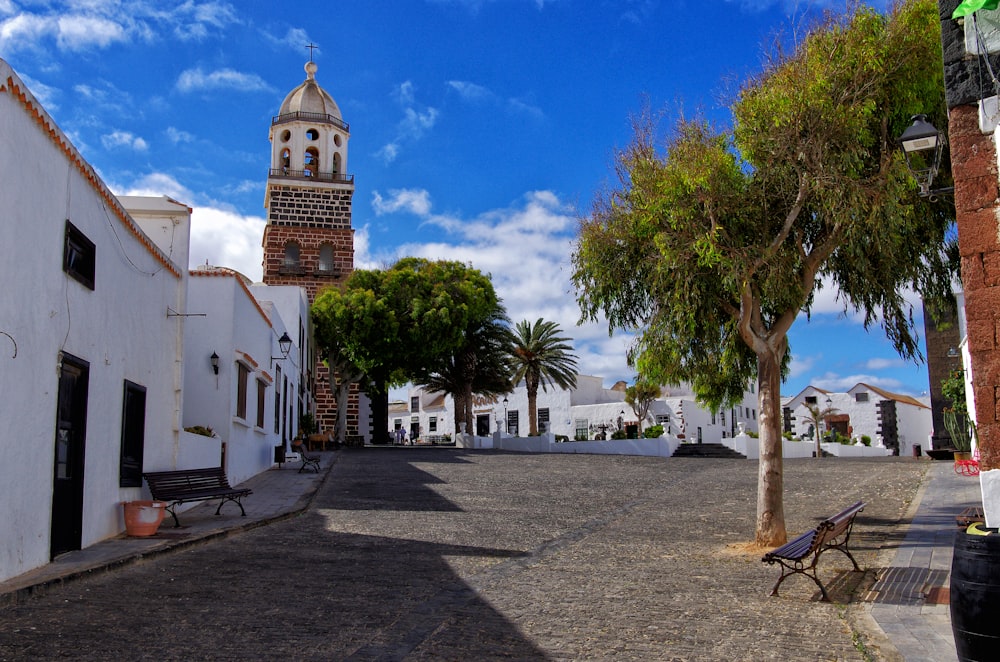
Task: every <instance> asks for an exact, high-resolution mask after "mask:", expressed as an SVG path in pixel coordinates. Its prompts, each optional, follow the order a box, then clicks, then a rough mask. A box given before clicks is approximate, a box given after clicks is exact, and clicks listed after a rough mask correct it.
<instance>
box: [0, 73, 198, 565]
mask: <svg viewBox="0 0 1000 662" xmlns="http://www.w3.org/2000/svg"><path fill="white" fill-rule="evenodd" d="M0 145H2V146H3V149H2V150H0V199H2V200H3V205H4V212H3V215H2V218H0V280H2V281H3V283H4V287H3V291H2V294H0V392H2V393H3V395H4V404H3V408H4V412H5V415H4V417H3V431H2V432H0V435H2V437H0V439H2V442H3V443H2V448H3V450H4V455H5V457H7V458H8V460H9V461H7V462H4V463H3V464H2V465H0V485H2V486H3V504H4V507H3V508H0V532H2V535H0V580H2V579H6V578H9V577H12V576H14V575H17V574H20V573H22V572H25V571H27V570H30V569H32V568H35V567H38V566H40V565H44V564H45V563H48V562H49V561H50V559H52V558H54V557H55V556H57V555H58V554H61V553H63V552H66V551H70V550H74V549H80V548H81V547H86V546H88V545H90V544H93V543H94V542H97V541H99V540H102V539H104V538H107V537H109V536H113V535H116V534H117V533H118V532H120V531H121V530H122V529H123V522H122V515H121V507H120V506H119V503H120V502H122V501H125V500H129V499H138V498H140V497H141V496H142V487H141V484H142V479H141V472H142V470H143V467H148V466H167V465H170V463H171V461H172V457H174V456H176V455H177V454H178V448H179V446H180V444H181V437H180V434H179V431H180V425H179V424H180V411H181V386H182V383H183V361H182V357H183V335H182V333H181V330H182V328H183V318H180V317H171V316H170V312H171V311H183V310H184V309H185V304H186V302H185V294H186V288H185V276H184V274H185V271H186V269H185V268H184V267H183V266H181V265H180V264H178V262H177V261H176V260H177V258H178V257H180V258H183V259H186V258H187V244H188V233H189V230H190V224H189V216H188V211H189V210H187V209H186V207H183V205H181V206H179V207H178V208H177V209H175V212H176V216H177V219H178V223H177V225H176V226H174V227H173V233H172V234H173V241H174V243H175V245H177V246H179V247H180V246H183V249H181V250H179V251H178V252H177V253H176V254H174V255H172V254H168V253H167V252H165V251H164V250H162V249H161V248H159V247H158V246H157V243H156V242H154V241H153V240H151V239H150V237H149V236H148V235H147V234H146V233H145V232H144V231H143V229H142V228H141V227H140V225H139V224H138V223H137V222H136V220H134V219H133V218H132V217H131V216H130V215H129V214H128V213H127V212H126V210H125V208H124V207H123V206H122V204H121V203H120V202H119V201H118V200H117V199H116V198H115V196H114V195H112V193H111V192H110V191H109V190H108V188H107V187H106V186H105V184H104V183H103V182H102V181H101V179H100V178H99V177H98V176H97V174H96V172H94V170H93V168H92V167H91V166H90V165H89V164H88V163H87V162H86V161H85V160H84V159H83V157H82V156H81V155H80V153H79V152H78V151H77V150H76V148H75V147H73V145H72V144H71V143H70V141H69V139H68V138H67V137H66V136H65V134H63V132H62V131H61V130H60V129H59V128H58V127H57V126H56V124H55V122H54V121H53V120H52V118H51V117H50V116H49V115H48V113H46V111H45V110H44V109H43V108H42V106H41V105H40V104H39V103H38V101H37V100H36V99H35V98H34V97H33V96H32V95H31V93H30V92H29V91H28V89H27V87H26V86H25V85H24V83H23V82H22V81H21V80H20V79H19V78H18V76H17V74H15V73H14V71H13V70H12V69H11V68H10V67H9V66H8V65H7V63H6V62H4V61H3V60H0Z"/></svg>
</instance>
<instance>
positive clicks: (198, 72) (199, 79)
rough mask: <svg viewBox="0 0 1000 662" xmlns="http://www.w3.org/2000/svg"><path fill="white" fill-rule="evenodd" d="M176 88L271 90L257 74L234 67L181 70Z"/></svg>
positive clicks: (182, 90) (196, 89)
mask: <svg viewBox="0 0 1000 662" xmlns="http://www.w3.org/2000/svg"><path fill="white" fill-rule="evenodd" d="M176 87H177V89H178V90H179V91H181V92H198V91H202V90H219V89H228V90H238V91H240V92H257V91H271V90H272V88H271V86H270V85H268V84H267V82H266V81H264V79H263V78H261V77H260V76H258V75H257V74H248V73H244V72H241V71H236V70H235V69H228V68H227V69H217V70H215V71H209V72H207V73H206V72H205V71H202V69H201V68H200V67H198V68H195V69H188V70H186V71H183V72H181V75H180V76H178V78H177V86H176Z"/></svg>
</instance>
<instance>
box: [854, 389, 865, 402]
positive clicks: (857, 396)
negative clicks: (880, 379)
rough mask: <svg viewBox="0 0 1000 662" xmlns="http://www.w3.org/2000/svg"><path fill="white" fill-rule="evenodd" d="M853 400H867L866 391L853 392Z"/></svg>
mask: <svg viewBox="0 0 1000 662" xmlns="http://www.w3.org/2000/svg"><path fill="white" fill-rule="evenodd" d="M854 401H855V402H868V392H867V391H861V392H859V393H855V394H854Z"/></svg>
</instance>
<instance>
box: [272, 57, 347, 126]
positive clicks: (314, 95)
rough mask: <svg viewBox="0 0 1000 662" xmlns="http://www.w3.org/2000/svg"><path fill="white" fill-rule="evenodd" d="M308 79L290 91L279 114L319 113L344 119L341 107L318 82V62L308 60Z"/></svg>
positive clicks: (306, 68)
mask: <svg viewBox="0 0 1000 662" xmlns="http://www.w3.org/2000/svg"><path fill="white" fill-rule="evenodd" d="M305 70H306V79H305V81H304V82H303V83H302V84H301V85H299V86H298V87H296V88H295V89H294V90H292V91H291V92H289V93H288V96H286V97H285V100H284V101H283V102H282V103H281V110H279V111H278V114H279V115H290V114H292V113H317V114H320V115H329V116H331V117H333V118H334V119H336V120H339V121H341V122H342V121H343V119H344V118H343V117H342V116H341V114H340V108H339V107H338V106H337V102H336V101H334V100H333V97H331V96H330V95H329V94H328V93H327V91H326V90H324V89H323V88H322V87H320V86H319V84H318V83H316V63H315V62H306V66H305Z"/></svg>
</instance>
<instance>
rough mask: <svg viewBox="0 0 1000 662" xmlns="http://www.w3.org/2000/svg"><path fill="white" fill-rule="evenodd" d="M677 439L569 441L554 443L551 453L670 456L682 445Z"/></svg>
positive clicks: (550, 449) (550, 448)
mask: <svg viewBox="0 0 1000 662" xmlns="http://www.w3.org/2000/svg"><path fill="white" fill-rule="evenodd" d="M680 443H681V442H680V441H679V440H677V439H668V438H666V437H657V438H655V439H609V440H608V441H567V442H564V443H560V444H552V445H551V446H550V447H549V452H550V453H592V454H595V455H645V456H653V457H670V456H671V455H673V454H674V451H675V450H677V447H678V446H680Z"/></svg>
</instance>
